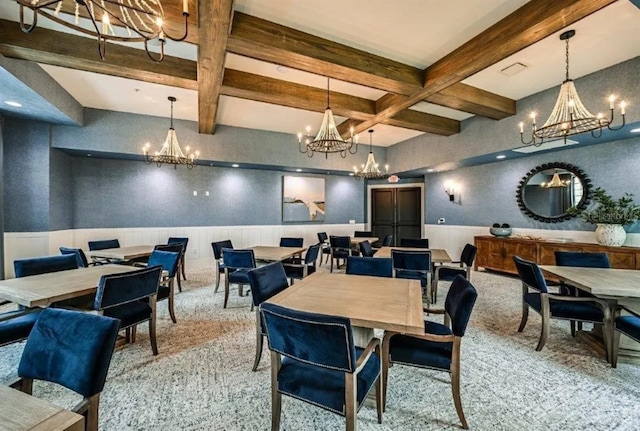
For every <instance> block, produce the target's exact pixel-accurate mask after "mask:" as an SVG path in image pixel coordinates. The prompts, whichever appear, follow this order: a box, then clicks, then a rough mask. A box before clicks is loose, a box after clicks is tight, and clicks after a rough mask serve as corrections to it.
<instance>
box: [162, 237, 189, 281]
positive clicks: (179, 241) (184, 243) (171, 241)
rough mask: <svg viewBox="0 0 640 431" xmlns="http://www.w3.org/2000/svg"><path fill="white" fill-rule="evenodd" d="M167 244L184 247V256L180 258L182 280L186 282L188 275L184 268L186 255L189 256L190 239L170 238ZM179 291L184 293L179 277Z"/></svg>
mask: <svg viewBox="0 0 640 431" xmlns="http://www.w3.org/2000/svg"><path fill="white" fill-rule="evenodd" d="M167 244H180V245H182V255H181V256H180V268H179V272H181V273H182V279H183V280H186V279H187V274H186V273H185V271H186V270H185V267H184V259H185V255H186V254H187V245H188V244H189V238H187V237H180V236H170V237H169V239H167ZM178 289H179V290H180V292H182V285H181V283H180V277H178Z"/></svg>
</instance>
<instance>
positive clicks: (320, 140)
mask: <svg viewBox="0 0 640 431" xmlns="http://www.w3.org/2000/svg"><path fill="white" fill-rule="evenodd" d="M329 94H330V93H329V78H328V77H327V109H325V111H324V117H323V118H322V125H321V126H320V131H318V134H317V135H316V137H315V138H313V137H312V136H311V135H310V133H311V127H310V126H307V128H306V134H305V135H303V134H302V133H298V150H299V151H300V152H301V153H303V154H306V155H307V156H309V157H313V154H314V153H324V154H325V158H328V156H329V153H340V157H342V158H343V159H344V158H345V157H347V151H348V152H349V153H350V154H355V153H357V152H358V136H357V135H356V136H355V137H354V136H353V127H352V128H351V136H350V137H349V140H348V141H345V140H344V139H342V137H341V136H340V132H338V128H337V127H336V122H335V120H334V119H333V112H331V106H330V105H329ZM303 141H304V146H303V144H302V142H303ZM354 142H355V150H354V151H351V149H352V148H354ZM303 148H304V150H303Z"/></svg>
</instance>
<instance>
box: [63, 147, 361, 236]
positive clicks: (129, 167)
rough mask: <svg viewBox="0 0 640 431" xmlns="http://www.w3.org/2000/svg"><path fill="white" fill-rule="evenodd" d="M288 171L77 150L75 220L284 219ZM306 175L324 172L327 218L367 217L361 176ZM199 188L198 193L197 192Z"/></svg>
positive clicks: (185, 222)
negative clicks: (189, 165)
mask: <svg viewBox="0 0 640 431" xmlns="http://www.w3.org/2000/svg"><path fill="white" fill-rule="evenodd" d="M283 175H292V174H291V173H286V172H279V171H268V170H257V169H234V168H220V167H211V166H198V167H195V168H194V169H193V170H191V171H189V170H187V169H186V168H185V167H178V169H173V167H170V166H162V167H160V168H158V167H156V166H155V165H151V166H149V165H146V164H144V163H142V162H138V161H130V160H112V159H94V158H88V157H74V158H73V181H74V184H73V190H74V192H75V198H74V205H73V213H74V217H73V227H75V228H98V227H100V228H116V227H146V226H149V227H167V226H227V225H232V226H233V225H277V224H281V223H282V208H281V207H282V205H281V202H282V176H283ZM297 175H302V174H297ZM307 176H315V177H323V178H325V192H326V207H327V213H326V219H325V223H348V222H349V220H350V219H354V220H356V222H357V223H362V222H364V185H363V183H362V182H358V181H356V180H354V179H353V178H351V177H342V176H332V175H307ZM194 191H197V192H198V196H193V192H194ZM206 191H209V196H208V197H207V196H206V195H205V192H206Z"/></svg>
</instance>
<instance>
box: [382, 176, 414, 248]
mask: <svg viewBox="0 0 640 431" xmlns="http://www.w3.org/2000/svg"><path fill="white" fill-rule="evenodd" d="M371 230H372V231H373V235H374V236H377V237H378V238H379V239H380V240H382V239H383V238H384V237H385V236H387V235H393V240H394V242H393V245H397V244H400V238H420V236H421V233H422V193H421V190H420V188H419V187H396V188H383V189H373V190H372V191H371Z"/></svg>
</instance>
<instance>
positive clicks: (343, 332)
mask: <svg viewBox="0 0 640 431" xmlns="http://www.w3.org/2000/svg"><path fill="white" fill-rule="evenodd" d="M260 313H261V314H262V319H263V320H262V321H263V322H264V324H265V329H266V333H267V340H268V342H269V349H271V350H273V351H275V352H278V353H280V354H281V355H284V356H287V357H289V358H293V359H295V360H298V361H300V362H304V363H306V364H310V365H315V366H318V367H322V368H329V369H332V370H339V371H345V372H348V373H352V372H353V371H355V368H356V349H355V345H354V343H353V331H352V329H351V322H350V321H349V319H347V318H345V317H337V316H327V315H323V314H316V313H307V312H304V311H298V310H291V309H288V308H284V307H280V306H278V305H274V304H270V303H269V302H265V303H263V304H262V305H260Z"/></svg>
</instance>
